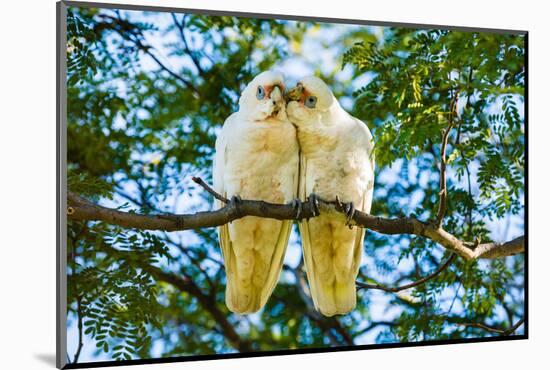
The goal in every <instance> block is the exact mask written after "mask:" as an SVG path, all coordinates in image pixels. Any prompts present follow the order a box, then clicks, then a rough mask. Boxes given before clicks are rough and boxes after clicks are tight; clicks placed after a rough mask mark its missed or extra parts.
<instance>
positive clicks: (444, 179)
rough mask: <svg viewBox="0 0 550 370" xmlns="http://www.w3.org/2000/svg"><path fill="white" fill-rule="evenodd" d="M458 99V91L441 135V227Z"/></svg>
mask: <svg viewBox="0 0 550 370" xmlns="http://www.w3.org/2000/svg"><path fill="white" fill-rule="evenodd" d="M457 100H458V91H457V92H456V93H455V94H454V95H453V97H452V100H451V104H450V112H449V124H448V125H447V128H446V129H445V131H443V134H442V136H441V153H440V155H441V157H440V161H441V165H440V168H439V188H440V190H439V206H438V210H437V218H436V219H435V225H436V226H437V227H441V224H442V223H443V218H444V217H445V210H446V208H447V175H446V169H447V143H448V141H449V134H450V133H451V130H452V128H453V126H454V124H455V121H454V115H455V109H456V106H457Z"/></svg>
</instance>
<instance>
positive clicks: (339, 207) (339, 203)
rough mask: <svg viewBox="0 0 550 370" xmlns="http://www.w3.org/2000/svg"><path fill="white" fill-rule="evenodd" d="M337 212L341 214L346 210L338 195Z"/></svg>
mask: <svg viewBox="0 0 550 370" xmlns="http://www.w3.org/2000/svg"><path fill="white" fill-rule="evenodd" d="M336 210H338V211H340V212H341V211H343V210H344V205H343V204H342V201H341V200H340V197H339V196H338V195H337V196H336Z"/></svg>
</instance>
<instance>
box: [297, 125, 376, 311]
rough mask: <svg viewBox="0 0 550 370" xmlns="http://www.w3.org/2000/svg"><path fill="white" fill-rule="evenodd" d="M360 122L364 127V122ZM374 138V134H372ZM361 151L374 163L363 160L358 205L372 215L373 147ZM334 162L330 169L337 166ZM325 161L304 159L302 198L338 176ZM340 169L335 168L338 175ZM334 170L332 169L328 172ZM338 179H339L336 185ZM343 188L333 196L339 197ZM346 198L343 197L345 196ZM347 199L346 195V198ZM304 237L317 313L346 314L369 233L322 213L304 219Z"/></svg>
mask: <svg viewBox="0 0 550 370" xmlns="http://www.w3.org/2000/svg"><path fill="white" fill-rule="evenodd" d="M358 122H360V124H361V125H364V123H362V122H361V121H358ZM369 137H370V133H369ZM357 150H359V151H366V152H367V153H364V154H366V155H368V156H369V158H370V160H365V161H363V164H364V167H363V168H360V169H359V171H360V173H357V176H361V177H363V179H365V178H367V179H368V183H367V184H366V186H364V187H363V189H361V194H360V197H359V198H358V200H359V202H357V201H356V202H354V203H355V204H354V206H355V208H356V209H357V210H360V211H363V212H367V213H368V212H370V208H371V203H372V193H373V182H374V157H373V156H372V153H371V152H372V147H371V146H363V147H359V148H358V149H357ZM335 162H336V161H335V160H331V161H330V162H329V163H327V164H326V165H327V166H330V165H331V164H333V163H335ZM324 170H327V169H326V168H325V167H324V164H323V162H322V160H317V161H315V160H312V159H311V158H310V159H307V158H306V156H304V155H301V157H300V181H299V197H300V199H301V200H306V198H307V197H308V195H309V193H310V192H311V191H313V192H316V184H318V183H322V181H319V179H320V176H324V177H325V178H326V177H335V176H336V175H335V174H332V175H331V174H330V173H328V174H327V173H324V174H321V173H322V172H323V171H324ZM337 170H338V171H339V170H340V169H339V168H332V171H335V173H338V172H336V171H337ZM327 171H330V170H327ZM337 183H338V180H336V184H337ZM339 190H341V189H340V186H336V187H335V189H334V191H333V192H332V191H331V193H333V194H338V191H339ZM341 198H342V197H341ZM344 198H345V195H344ZM299 229H300V234H301V238H302V249H303V253H304V262H305V266H306V272H307V276H308V281H309V286H310V290H311V295H312V298H313V302H314V304H315V307H316V309H317V310H319V311H320V312H321V313H322V314H323V315H325V316H333V315H337V314H346V313H348V312H350V311H351V310H352V309H353V308H355V305H356V287H355V279H356V277H357V273H358V270H359V267H360V262H361V253H362V249H363V240H364V237H365V230H364V229H363V228H359V227H353V228H352V229H349V228H348V226H346V225H345V218H344V217H343V216H342V215H341V214H339V213H336V212H333V213H322V214H321V215H320V216H318V217H316V218H312V219H309V220H303V221H301V222H300V224H299Z"/></svg>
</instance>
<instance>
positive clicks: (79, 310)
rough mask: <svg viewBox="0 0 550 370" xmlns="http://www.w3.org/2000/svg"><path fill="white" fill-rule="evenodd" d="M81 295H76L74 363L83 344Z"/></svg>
mask: <svg viewBox="0 0 550 370" xmlns="http://www.w3.org/2000/svg"><path fill="white" fill-rule="evenodd" d="M81 299H82V298H81V297H80V295H79V296H77V297H76V314H77V317H78V348H77V350H76V353H75V354H74V357H73V362H72V363H74V364H76V363H77V362H78V358H79V357H80V352H81V351H82V347H83V346H84V342H83V339H82V307H81Z"/></svg>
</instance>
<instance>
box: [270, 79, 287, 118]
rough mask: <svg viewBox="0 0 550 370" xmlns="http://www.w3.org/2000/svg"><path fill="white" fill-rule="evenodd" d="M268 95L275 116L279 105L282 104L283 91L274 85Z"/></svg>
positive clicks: (279, 107)
mask: <svg viewBox="0 0 550 370" xmlns="http://www.w3.org/2000/svg"><path fill="white" fill-rule="evenodd" d="M269 97H270V98H271V101H272V102H273V106H274V108H273V115H274V116H276V115H277V114H279V111H280V110H281V106H282V105H284V99H283V93H282V92H281V88H280V87H279V86H274V87H273V90H271V94H270V95H269Z"/></svg>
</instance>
